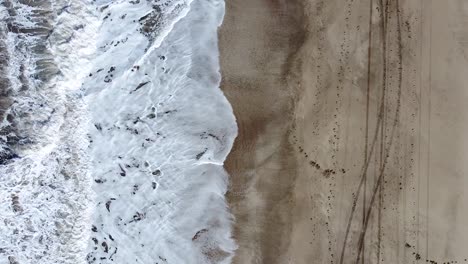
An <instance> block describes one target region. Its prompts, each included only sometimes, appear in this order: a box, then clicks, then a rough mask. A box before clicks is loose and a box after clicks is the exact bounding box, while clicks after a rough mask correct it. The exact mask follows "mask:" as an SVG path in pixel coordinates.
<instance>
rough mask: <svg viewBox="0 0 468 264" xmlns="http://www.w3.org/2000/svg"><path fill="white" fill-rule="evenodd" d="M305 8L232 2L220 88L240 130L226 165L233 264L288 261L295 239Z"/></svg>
mask: <svg viewBox="0 0 468 264" xmlns="http://www.w3.org/2000/svg"><path fill="white" fill-rule="evenodd" d="M301 3H302V1H288V2H287V3H285V2H284V3H280V2H272V1H251V2H249V3H248V4H245V3H243V5H242V6H241V5H240V1H227V2H226V15H225V18H224V22H223V25H222V26H221V28H220V30H219V46H220V54H221V57H220V64H221V75H222V82H221V89H222V90H223V92H224V93H225V96H226V97H227V99H228V101H229V102H230V103H231V105H232V107H233V110H234V114H235V115H236V117H237V123H238V126H239V134H238V137H237V139H236V141H235V143H234V147H233V149H232V150H231V152H230V154H229V156H228V158H227V160H226V162H225V167H226V169H227V171H228V173H229V175H230V188H229V191H228V193H227V195H226V196H227V200H228V202H229V204H230V209H231V212H232V213H233V214H234V216H235V218H236V225H235V226H234V237H235V238H236V240H237V242H238V244H239V249H238V250H237V252H236V255H235V257H234V261H233V263H258V260H260V259H261V260H262V261H264V263H271V264H274V263H278V264H279V263H286V262H285V261H286V259H285V258H282V256H281V254H282V252H284V251H286V250H287V248H288V244H289V242H288V241H287V240H285V239H284V238H289V237H290V235H291V228H292V226H291V225H290V223H291V222H292V221H291V220H292V219H291V214H290V212H291V210H292V207H291V201H292V189H293V186H294V184H295V175H296V172H295V169H296V167H297V164H296V157H295V154H294V150H293V146H292V145H291V143H290V142H289V136H290V135H289V134H290V132H291V128H292V124H293V123H292V121H293V119H294V101H295V100H297V98H296V90H297V89H298V88H297V87H294V86H296V85H297V83H295V82H294V78H293V77H292V75H291V74H290V73H291V65H292V63H293V62H294V61H293V59H292V58H293V56H294V54H295V53H296V52H297V51H298V50H299V48H300V47H301V43H302V41H303V38H304V31H303V22H302V18H301V17H299V16H294V15H293V14H298V13H299V14H300V13H301ZM295 77H296V78H297V77H298V76H295ZM285 120H289V121H285ZM282 175H283V176H282ZM288 208H290V209H288ZM285 225H286V226H285Z"/></svg>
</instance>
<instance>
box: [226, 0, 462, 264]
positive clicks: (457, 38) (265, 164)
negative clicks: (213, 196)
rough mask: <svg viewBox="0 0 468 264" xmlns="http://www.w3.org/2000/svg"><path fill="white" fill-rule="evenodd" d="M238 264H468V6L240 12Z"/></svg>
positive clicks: (230, 56)
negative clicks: (447, 263)
mask: <svg viewBox="0 0 468 264" xmlns="http://www.w3.org/2000/svg"><path fill="white" fill-rule="evenodd" d="M219 44H220V51H221V58H220V59H221V68H222V75H223V82H222V89H223V90H224V92H225V94H226V96H227V98H228V100H229V101H230V102H231V104H232V105H233V108H234V112H235V115H236V117H237V120H238V125H239V137H238V138H237V140H236V143H235V145H234V148H233V150H232V152H231V153H230V155H229V157H228V160H227V161H226V168H227V170H228V172H229V173H230V175H231V178H230V179H231V186H230V190H229V192H228V194H227V198H228V200H229V203H230V206H231V210H232V213H233V214H234V216H235V218H236V222H235V226H234V227H235V229H234V231H235V233H234V236H235V239H236V240H237V242H238V244H239V249H238V251H237V254H236V257H235V259H234V263H239V264H246V263H268V264H270V263H271V264H275V263H278V264H280V263H281V264H283V263H304V264H305V263H340V264H342V263H431V261H432V263H444V262H452V261H453V263H455V261H456V263H468V262H467V261H466V259H468V253H466V250H465V249H466V245H468V229H466V228H465V227H464V223H467V222H468V210H467V209H468V192H466V191H465V190H466V189H467V188H468V165H467V164H468V163H467V162H466V160H468V140H467V139H466V138H465V135H466V134H468V104H466V102H467V99H468V84H467V83H468V74H467V73H468V2H466V1H463V0H448V1H444V0H427V1H412V0H399V1H397V0H388V1H386V0H373V1H370V0H367V1H351V0H348V1H339V0H327V1H324V0H323V1H322V0H309V1H306V0H304V1H279V0H278V1H272V0H270V1H267V0H252V1H240V0H231V1H227V3H226V16H225V20H224V24H223V26H222V28H221V29H220V42H219Z"/></svg>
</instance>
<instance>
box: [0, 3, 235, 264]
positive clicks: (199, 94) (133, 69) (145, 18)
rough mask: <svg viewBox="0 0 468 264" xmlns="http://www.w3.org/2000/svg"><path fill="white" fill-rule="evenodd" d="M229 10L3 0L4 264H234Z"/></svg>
mask: <svg viewBox="0 0 468 264" xmlns="http://www.w3.org/2000/svg"><path fill="white" fill-rule="evenodd" d="M223 15H224V2H223V1H217V0H194V1H191V0H120V1H110V0H94V1H88V0H76V1H65V0H63V1H61V0H60V1H59V0H57V1H53V0H40V1H13V0H0V19H1V23H0V36H4V38H3V37H2V39H1V40H0V74H1V75H0V78H2V79H1V81H2V83H1V84H0V85H2V86H1V87H0V88H1V95H0V106H1V109H0V117H1V118H2V122H1V125H0V159H1V163H0V174H2V175H5V176H6V177H3V178H1V179H0V189H1V190H2V192H1V193H0V201H1V202H0V209H1V210H2V212H3V213H1V214H0V218H1V219H0V220H2V221H1V222H2V223H5V224H4V225H2V226H0V263H2V264H3V263H74V264H76V263H155V262H157V263H177V264H180V263H191V264H192V263H230V260H231V258H232V254H233V252H234V250H235V248H236V245H235V243H234V241H233V240H232V238H231V221H232V218H231V215H230V214H229V212H228V209H227V206H226V203H225V199H224V194H225V192H226V188H227V174H226V172H225V171H224V169H223V167H222V164H223V162H224V160H225V158H226V156H227V154H228V153H229V151H230V149H231V147H232V144H233V141H234V138H235V137H236V135H237V127H236V123H235V118H234V115H233V112H232V109H231V106H230V105H229V103H228V102H227V100H226V99H225V97H224V95H223V94H222V92H221V91H220V89H219V84H220V79H221V76H220V74H219V63H218V47H217V27H218V26H219V25H220V24H221V21H222V19H223Z"/></svg>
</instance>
